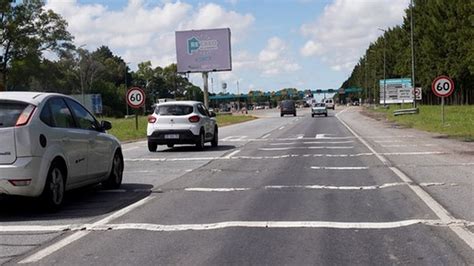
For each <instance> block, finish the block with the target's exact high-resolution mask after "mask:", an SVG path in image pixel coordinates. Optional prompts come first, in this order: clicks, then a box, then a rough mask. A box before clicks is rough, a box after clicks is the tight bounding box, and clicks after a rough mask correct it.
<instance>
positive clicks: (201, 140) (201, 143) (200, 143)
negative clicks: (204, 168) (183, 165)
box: [196, 130, 206, 150]
mask: <svg viewBox="0 0 474 266" xmlns="http://www.w3.org/2000/svg"><path fill="white" fill-rule="evenodd" d="M205 142H206V140H205V138H204V131H202V130H201V132H199V140H198V142H197V143H196V148H197V149H198V150H204V143H205Z"/></svg>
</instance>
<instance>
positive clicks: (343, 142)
mask: <svg viewBox="0 0 474 266" xmlns="http://www.w3.org/2000/svg"><path fill="white" fill-rule="evenodd" d="M346 143H354V141H352V140H347V141H307V142H303V144H346Z"/></svg>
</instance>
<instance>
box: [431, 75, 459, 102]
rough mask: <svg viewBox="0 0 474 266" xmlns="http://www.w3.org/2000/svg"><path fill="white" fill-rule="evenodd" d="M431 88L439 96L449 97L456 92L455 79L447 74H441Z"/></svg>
mask: <svg viewBox="0 0 474 266" xmlns="http://www.w3.org/2000/svg"><path fill="white" fill-rule="evenodd" d="M431 90H432V91H433V93H434V94H435V95H436V96H438V97H448V96H450V95H451V94H452V93H453V92H454V81H453V80H452V79H451V78H449V77H447V76H439V77H437V78H435V80H433V83H432V84H431Z"/></svg>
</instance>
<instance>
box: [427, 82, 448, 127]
mask: <svg viewBox="0 0 474 266" xmlns="http://www.w3.org/2000/svg"><path fill="white" fill-rule="evenodd" d="M431 90H432V91H433V93H434V94H435V95H436V96H438V97H441V123H442V124H443V125H444V98H445V97H449V96H450V95H451V94H453V92H454V81H453V80H452V79H451V78H449V77H447V76H439V77H437V78H435V80H433V83H432V84H431Z"/></svg>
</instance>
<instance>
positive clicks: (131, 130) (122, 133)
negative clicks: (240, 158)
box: [99, 115, 256, 141]
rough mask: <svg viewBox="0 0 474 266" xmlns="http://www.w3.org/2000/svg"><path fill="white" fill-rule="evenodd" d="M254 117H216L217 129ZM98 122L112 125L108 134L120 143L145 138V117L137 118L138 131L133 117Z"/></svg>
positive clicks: (146, 121) (110, 118) (106, 118)
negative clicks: (106, 122) (107, 122)
mask: <svg viewBox="0 0 474 266" xmlns="http://www.w3.org/2000/svg"><path fill="white" fill-rule="evenodd" d="M254 119H256V117H254V116H250V115H217V117H216V120H217V125H218V126H219V127H223V126H228V125H232V124H236V123H242V122H246V121H250V120H254ZM99 120H107V121H109V122H111V123H112V129H111V130H109V131H108V132H109V133H110V134H112V135H114V136H115V137H117V138H118V139H119V140H120V141H132V140H138V139H144V138H146V127H147V123H148V120H147V116H139V117H138V130H136V129H135V117H132V118H127V119H125V118H112V117H104V118H101V119H99Z"/></svg>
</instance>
